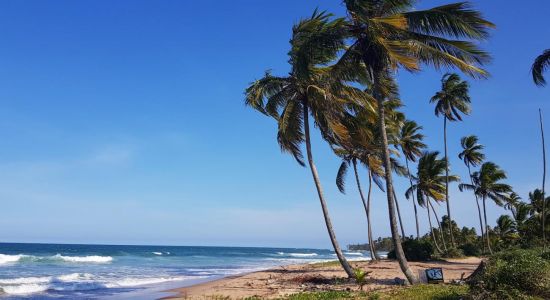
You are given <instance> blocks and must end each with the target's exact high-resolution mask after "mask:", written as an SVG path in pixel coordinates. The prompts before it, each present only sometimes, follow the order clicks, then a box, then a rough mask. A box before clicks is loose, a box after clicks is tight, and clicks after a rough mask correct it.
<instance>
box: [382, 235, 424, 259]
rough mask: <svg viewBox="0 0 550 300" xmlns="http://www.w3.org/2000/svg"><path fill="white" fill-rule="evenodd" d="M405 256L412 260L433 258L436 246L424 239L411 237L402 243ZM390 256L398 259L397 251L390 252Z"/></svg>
mask: <svg viewBox="0 0 550 300" xmlns="http://www.w3.org/2000/svg"><path fill="white" fill-rule="evenodd" d="M401 245H402V247H403V251H404V252H405V257H406V258H407V260H410V261H426V260H430V259H432V256H433V254H434V248H433V246H432V244H431V243H429V242H427V241H424V240H416V239H409V240H406V241H404V242H403V243H401ZM388 258H390V259H396V256H395V251H393V250H392V251H390V252H388Z"/></svg>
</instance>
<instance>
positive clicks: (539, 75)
mask: <svg viewBox="0 0 550 300" xmlns="http://www.w3.org/2000/svg"><path fill="white" fill-rule="evenodd" d="M549 66H550V49H546V50H544V52H542V54H541V55H539V56H537V58H536V59H535V62H534V63H533V66H532V67H531V73H532V74H533V81H534V82H535V84H536V85H538V86H545V85H546V80H545V79H544V75H543V73H544V71H546V69H547V68H548V67H549Z"/></svg>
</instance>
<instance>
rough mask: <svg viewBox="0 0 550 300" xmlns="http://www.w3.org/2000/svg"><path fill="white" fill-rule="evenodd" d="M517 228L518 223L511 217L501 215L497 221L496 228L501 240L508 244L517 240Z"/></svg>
mask: <svg viewBox="0 0 550 300" xmlns="http://www.w3.org/2000/svg"><path fill="white" fill-rule="evenodd" d="M516 226H517V225H516V222H514V220H512V218H510V216H509V215H501V216H500V217H499V218H498V219H497V226H496V227H495V232H496V233H497V234H498V237H499V240H500V241H502V242H503V243H506V244H508V243H509V242H510V241H512V240H515V239H517V238H518V235H517V233H516V228H517V227H516Z"/></svg>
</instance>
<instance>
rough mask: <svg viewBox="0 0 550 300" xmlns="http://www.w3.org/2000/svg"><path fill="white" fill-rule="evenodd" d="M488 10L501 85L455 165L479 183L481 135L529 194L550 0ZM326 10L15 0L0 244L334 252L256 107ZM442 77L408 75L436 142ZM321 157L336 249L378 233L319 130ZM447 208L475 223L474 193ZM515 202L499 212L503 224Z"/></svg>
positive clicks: (482, 108) (487, 90) (3, 18)
mask: <svg viewBox="0 0 550 300" xmlns="http://www.w3.org/2000/svg"><path fill="white" fill-rule="evenodd" d="M442 3H447V2H445V1H424V2H421V3H420V4H419V5H418V8H427V7H429V6H435V5H438V4H442ZM475 5H476V7H477V8H479V9H481V10H482V11H483V13H484V14H485V16H486V17H487V18H488V19H490V20H491V21H493V22H494V23H496V24H497V26H498V28H497V29H496V30H495V31H494V33H493V36H492V38H491V39H490V40H489V41H487V42H485V43H484V44H483V47H484V48H485V49H487V50H489V51H490V52H491V53H492V54H493V55H494V60H493V62H492V63H491V64H490V65H489V66H488V69H489V71H490V72H491V74H492V77H491V78H490V79H489V80H484V81H471V96H472V101H473V113H472V115H471V116H469V117H466V118H465V121H464V122H462V123H453V124H450V126H449V132H448V134H449V153H450V155H451V163H452V167H453V172H454V173H456V174H459V175H461V176H463V177H464V178H466V169H465V167H463V165H462V164H461V162H460V161H459V160H458V159H457V158H456V154H457V153H458V150H459V147H460V145H459V139H460V137H462V136H464V135H467V134H477V135H478V136H479V137H480V141H481V142H482V143H483V144H485V145H486V154H487V156H488V159H489V160H491V161H494V162H496V163H497V164H499V165H501V166H502V167H503V168H504V169H505V170H506V171H507V172H508V175H509V183H510V184H512V185H513V186H514V187H515V189H516V190H517V192H518V193H520V194H521V196H523V197H526V194H527V192H528V191H530V190H532V189H534V188H535V187H538V186H539V185H540V184H541V182H540V181H541V173H542V170H541V163H540V156H541V151H540V140H539V131H538V123H537V122H538V120H537V109H538V108H539V107H540V108H542V109H543V110H544V111H545V113H546V114H547V115H548V119H549V120H550V104H549V103H548V101H550V88H546V89H541V88H537V87H535V86H534V85H533V84H532V82H531V79H530V75H529V68H530V64H531V63H532V61H533V59H534V58H535V57H536V56H537V55H538V54H540V53H541V52H542V50H543V49H546V48H548V47H550V28H549V27H548V26H547V24H546V21H545V20H546V17H547V15H546V13H547V12H548V11H549V10H550V3H545V2H542V1H526V2H523V3H522V5H517V2H512V1H500V2H499V4H498V5H496V4H495V3H494V2H492V1H476V2H475ZM315 7H319V8H321V9H328V10H330V11H332V12H334V13H336V14H342V13H343V8H342V6H341V5H340V1H338V0H333V1H328V0H322V1H305V0H304V1H295V0H285V1H252V0H248V1H245V0H238V1H50V2H45V1H2V2H1V3H0V37H1V39H2V41H3V46H2V47H0V201H1V203H2V205H1V206H2V209H1V210H0V240H1V241H18V242H64V243H70V242H73V243H114V244H175V245H243V246H293V247H294V246H295V247H302V246H304V247H329V245H330V244H329V241H328V237H327V235H326V232H325V229H324V224H323V219H322V215H321V211H320V207H319V204H318V199H317V198H316V193H315V190H314V186H313V184H312V180H311V177H310V173H309V171H308V170H307V169H305V168H301V167H299V166H298V165H297V164H296V163H295V161H294V160H293V159H292V157H290V156H288V155H284V154H281V152H280V151H279V147H278V145H277V143H276V138H275V137H276V127H275V124H274V123H273V121H271V120H269V119H267V118H265V117H263V116H260V115H258V114H257V113H255V112H254V111H252V110H251V109H249V108H246V107H245V106H244V104H243V90H244V89H245V87H246V86H247V84H248V83H249V82H251V81H253V80H254V79H256V78H258V77H260V76H261V75H262V74H263V71H264V70H266V69H272V70H273V72H274V73H276V74H285V73H286V72H287V71H288V65H287V57H286V53H287V51H288V40H289V38H290V33H291V26H292V24H293V23H295V22H296V21H298V20H299V19H300V18H301V17H306V16H308V15H310V14H311V12H312V11H313V9H314V8H315ZM441 75H442V73H441V72H435V71H426V72H424V73H422V74H419V75H411V74H406V73H400V74H399V83H400V85H401V93H402V99H403V101H404V102H405V104H406V108H405V109H404V110H405V112H406V113H407V115H408V116H409V118H411V119H414V120H416V121H418V122H419V123H420V124H422V125H423V126H424V128H425V134H426V135H427V136H428V138H427V143H428V144H429V146H430V148H431V149H433V150H442V149H443V145H442V120H441V119H438V118H436V117H435V116H434V114H433V107H432V105H430V104H429V103H428V100H429V98H430V97H431V96H432V95H433V94H434V93H435V91H437V89H438V88H439V85H440V82H439V80H440V78H441ZM548 76H549V77H550V74H548ZM549 122H550V121H549ZM313 149H314V155H315V159H316V161H317V164H318V168H319V172H320V174H321V179H322V183H323V185H324V188H325V190H326V195H327V198H328V201H329V207H330V210H331V213H332V218H333V222H334V225H335V229H336V232H337V235H338V236H339V238H340V240H341V243H342V244H344V245H345V244H348V243H352V242H363V241H365V240H366V230H365V229H366V223H365V219H364V212H363V211H362V208H361V206H360V203H359V199H358V194H357V192H356V190H355V189H354V187H353V186H351V185H350V187H349V189H348V190H349V192H348V194H347V195H342V194H340V193H339V192H338V191H337V189H336V186H335V184H334V177H335V174H336V171H337V168H338V166H339V161H338V159H337V158H335V157H334V156H333V155H332V153H331V151H330V149H329V148H328V146H327V145H326V144H325V143H323V142H322V141H321V140H320V139H319V136H318V135H316V136H315V142H314V144H313ZM362 173H363V175H365V172H364V171H362ZM349 181H350V183H351V182H352V181H351V178H350V180H349ZM406 184H407V183H406V181H405V180H402V179H398V180H397V190H398V193H399V194H400V198H401V199H400V200H401V202H400V203H401V206H402V210H403V213H404V218H405V224H406V231H407V233H408V234H413V232H414V226H413V224H414V218H413V214H412V206H411V203H410V202H407V201H406V200H404V199H403V198H404V197H403V196H402V195H403V192H404V190H405V188H406ZM451 201H452V202H451V205H452V208H453V210H454V215H455V218H456V219H457V221H458V222H459V224H460V225H467V226H476V225H477V223H476V222H477V221H476V220H477V213H476V208H475V202H474V201H473V199H472V197H471V195H469V194H462V193H460V192H459V191H458V188H457V187H456V186H452V190H451ZM373 207H374V208H373V209H374V213H373V224H374V233H375V235H376V236H378V235H383V236H384V235H388V234H389V226H388V222H387V219H388V217H387V203H386V202H385V200H384V196H383V194H381V193H379V192H377V193H375V198H374V204H373ZM443 212H444V206H443V205H442V206H440V214H441V215H442V214H443ZM503 212H504V210H502V209H501V208H497V207H494V206H492V205H491V206H490V211H489V219H490V220H491V223H493V224H494V220H495V219H496V218H497V216H498V215H500V214H501V213H503ZM423 213H424V212H423ZM421 216H422V219H421V226H422V228H423V230H424V231H425V230H427V222H426V221H425V214H422V215H421ZM476 228H477V227H476Z"/></svg>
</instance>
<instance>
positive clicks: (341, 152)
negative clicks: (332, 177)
mask: <svg viewBox="0 0 550 300" xmlns="http://www.w3.org/2000/svg"><path fill="white" fill-rule="evenodd" d="M334 152H335V153H336V155H338V156H339V157H340V158H341V159H342V163H341V164H340V168H338V173H337V175H336V186H337V187H338V190H340V192H341V193H343V194H345V180H346V174H347V171H348V168H349V167H350V166H351V167H353V174H354V177H355V183H356V185H357V190H358V191H359V196H360V198H361V202H362V204H363V208H364V209H365V214H366V216H367V234H368V244H369V251H370V254H371V258H372V259H373V260H378V259H379V258H378V255H377V254H376V249H375V248H374V239H373V238H372V225H371V214H370V212H371V210H370V203H371V195H372V183H373V178H374V182H375V183H376V184H377V185H379V186H381V184H382V183H381V181H380V179H379V178H380V173H381V172H380V163H379V161H378V160H376V157H375V156H374V155H371V154H370V153H369V151H365V150H363V149H359V148H356V149H349V148H347V149H346V148H343V147H342V148H340V147H336V148H334ZM358 161H359V162H363V163H364V165H365V166H366V167H367V172H368V178H369V181H368V183H369V184H368V192H367V199H365V196H364V194H363V188H362V187H361V181H360V180H359V173H358V171H357V162H358ZM373 171H374V172H373Z"/></svg>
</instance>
